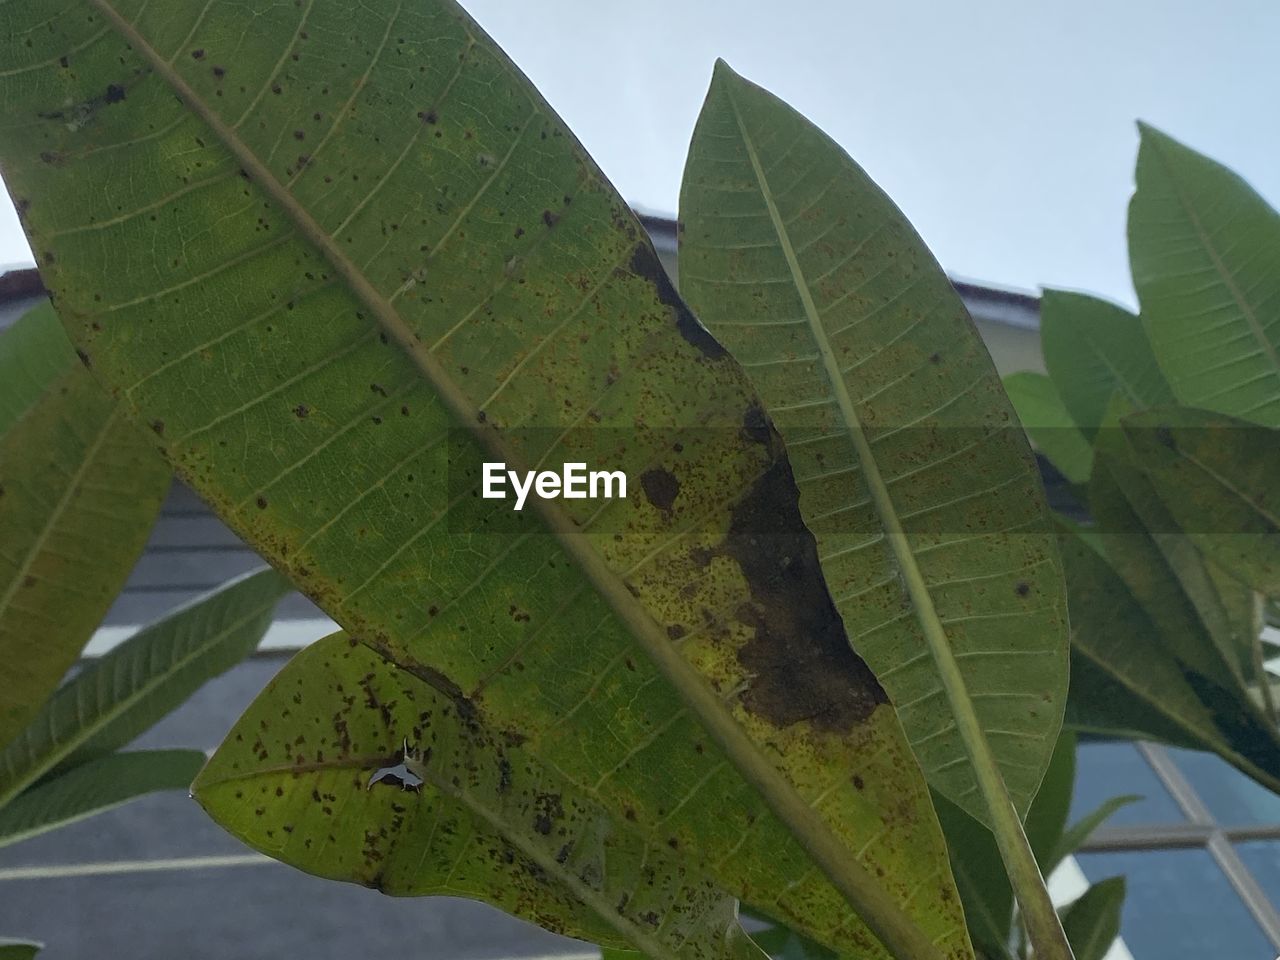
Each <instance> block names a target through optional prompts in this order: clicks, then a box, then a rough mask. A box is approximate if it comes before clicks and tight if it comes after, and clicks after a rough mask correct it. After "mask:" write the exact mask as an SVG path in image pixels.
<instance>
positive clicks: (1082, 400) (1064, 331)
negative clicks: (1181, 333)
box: [1040, 290, 1174, 438]
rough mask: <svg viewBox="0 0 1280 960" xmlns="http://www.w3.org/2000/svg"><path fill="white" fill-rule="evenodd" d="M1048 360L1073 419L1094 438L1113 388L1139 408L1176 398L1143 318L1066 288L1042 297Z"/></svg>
mask: <svg viewBox="0 0 1280 960" xmlns="http://www.w3.org/2000/svg"><path fill="white" fill-rule="evenodd" d="M1040 339H1041V344H1042V348H1043V350H1044V365H1045V368H1046V369H1047V370H1048V371H1049V376H1050V377H1051V378H1052V379H1053V383H1054V384H1055V386H1057V388H1058V392H1059V394H1060V395H1061V397H1062V402H1063V404H1064V405H1065V406H1066V408H1067V410H1069V411H1070V413H1071V418H1072V420H1073V421H1074V422H1075V423H1076V424H1077V425H1078V426H1079V427H1080V429H1081V430H1082V431H1083V432H1084V434H1085V436H1086V437H1089V438H1092V437H1093V436H1094V435H1095V434H1096V433H1097V431H1098V428H1099V427H1101V426H1102V424H1103V422H1104V420H1105V419H1106V415H1107V409H1108V407H1109V406H1110V404H1111V397H1112V395H1113V394H1116V393H1119V394H1120V396H1121V397H1122V398H1123V399H1124V402H1125V403H1126V404H1127V405H1129V406H1131V407H1132V408H1133V409H1135V410H1142V409H1144V408H1146V407H1155V406H1162V405H1165V404H1170V403H1173V402H1174V397H1173V393H1172V392H1171V391H1170V390H1169V385H1168V384H1167V383H1166V382H1165V380H1164V376H1163V375H1162V374H1161V372H1160V367H1159V365H1158V364H1157V363H1156V358H1155V356H1154V355H1153V354H1152V352H1151V344H1150V343H1148V342H1147V335H1146V333H1145V332H1144V331H1143V329H1142V321H1140V320H1139V319H1138V318H1137V317H1135V316H1134V315H1133V314H1131V313H1129V311H1127V310H1125V309H1124V308H1122V307H1118V306H1116V305H1115V304H1113V303H1108V302H1107V301H1106V300H1100V299H1098V298H1097V297H1091V296H1088V295H1086V294H1082V293H1070V292H1068V291H1066V290H1045V291H1044V293H1043V294H1042V295H1041V297H1040Z"/></svg>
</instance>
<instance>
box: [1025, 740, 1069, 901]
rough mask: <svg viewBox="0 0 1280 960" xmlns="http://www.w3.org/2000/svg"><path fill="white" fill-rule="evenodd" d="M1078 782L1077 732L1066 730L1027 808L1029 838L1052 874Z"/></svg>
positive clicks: (1042, 868)
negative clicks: (1053, 858)
mask: <svg viewBox="0 0 1280 960" xmlns="http://www.w3.org/2000/svg"><path fill="white" fill-rule="evenodd" d="M1075 783H1076V735H1075V734H1074V733H1072V732H1071V731H1070V730H1064V731H1063V732H1062V733H1061V734H1060V735H1059V736H1058V743H1057V745H1056V746H1055V747H1054V750H1053V758H1052V759H1051V760H1050V761H1049V769H1048V770H1046V771H1045V774H1044V780H1043V781H1042V782H1041V784H1040V789H1039V790H1038V791H1036V798H1035V801H1034V802H1033V803H1032V804H1031V809H1029V810H1028V811H1027V819H1026V828H1027V841H1028V842H1029V843H1030V844H1031V851H1032V852H1033V853H1034V854H1035V856H1036V863H1038V864H1039V865H1040V872H1041V873H1042V874H1043V875H1044V876H1046V877H1047V876H1049V874H1051V873H1052V872H1053V868H1054V867H1055V866H1057V862H1056V861H1053V860H1052V853H1053V849H1054V847H1055V846H1057V844H1058V841H1059V840H1060V839H1061V837H1062V833H1063V830H1065V829H1066V826H1067V816H1068V814H1069V813H1070V810H1071V794H1072V791H1073V790H1074V788H1075Z"/></svg>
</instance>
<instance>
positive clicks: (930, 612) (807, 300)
mask: <svg viewBox="0 0 1280 960" xmlns="http://www.w3.org/2000/svg"><path fill="white" fill-rule="evenodd" d="M727 96H728V100H729V104H730V107H731V108H732V110H733V116H734V120H735V121H736V122H737V125H738V132H739V135H740V136H741V137H742V143H743V147H744V149H745V150H746V153H747V157H748V159H749V160H750V161H751V169H752V171H753V172H754V173H755V176H756V181H757V183H758V184H759V187H760V193H761V196H762V197H763V198H764V202H765V206H766V207H767V209H768V211H769V219H770V221H771V222H772V224H773V228H774V233H775V235H776V236H777V238H778V244H779V246H780V247H781V249H782V253H783V256H784V257H785V258H786V261H787V268H788V269H789V270H790V272H791V276H792V279H793V281H794V282H795V286H796V290H797V292H798V293H799V295H800V300H801V303H802V305H803V306H804V312H805V318H806V320H807V321H808V325H809V329H810V332H811V334H812V336H813V339H814V343H815V345H816V346H817V348H818V354H819V355H820V356H821V357H822V365H823V370H824V371H825V373H826V376H827V380H828V381H829V383H830V386H831V391H832V394H833V395H834V396H835V400H836V405H837V407H838V408H839V410H840V414H841V416H842V418H843V420H844V423H845V426H846V428H847V429H848V433H849V439H850V441H851V442H852V444H853V447H854V451H855V453H856V454H857V457H858V462H859V466H860V468H861V471H862V475H863V478H864V479H865V480H866V482H867V488H868V491H869V492H870V495H871V501H872V503H873V505H874V506H875V510H876V514H877V516H878V518H879V520H880V524H881V526H882V527H883V528H884V531H885V537H886V539H887V540H888V541H889V544H890V547H891V549H892V550H893V555H894V559H895V560H896V561H897V563H898V568H899V572H900V573H901V574H902V579H903V583H904V584H905V586H906V589H907V594H908V597H909V599H910V600H911V604H912V607H913V609H914V611H915V614H916V621H917V623H919V625H920V629H921V631H922V632H923V633H924V636H925V640H926V642H927V644H928V646H929V650H930V652H931V653H932V655H933V660H934V664H935V666H936V667H937V669H938V674H939V677H940V679H941V682H942V688H943V690H944V691H945V693H946V695H947V699H948V700H949V702H950V705H951V710H952V713H953V715H954V720H955V726H956V729H957V730H958V731H959V733H960V735H961V738H962V739H963V740H964V743H965V747H966V750H967V751H968V753H969V760H970V764H971V766H973V767H975V774H976V767H977V766H978V765H979V764H980V763H990V764H991V765H992V768H993V769H996V770H998V766H996V762H995V758H994V756H993V755H992V754H991V753H990V748H989V745H988V744H987V742H986V737H985V735H984V734H983V732H982V729H981V726H980V724H979V722H978V719H977V715H976V714H975V713H974V711H973V706H972V701H971V700H970V699H969V694H968V690H967V688H966V684H965V681H964V677H963V675H962V674H961V672H960V669H959V665H958V664H957V663H956V661H955V657H954V656H953V655H952V652H951V645H950V643H949V642H948V640H947V636H946V630H945V629H944V627H943V624H942V619H941V617H939V615H938V611H937V608H936V607H935V606H934V603H933V596H932V595H931V594H930V592H929V587H928V584H927V583H926V582H925V579H924V574H923V573H922V572H921V570H920V565H919V563H918V562H917V560H916V556H915V553H914V551H913V550H912V549H911V544H910V542H909V541H908V539H907V536H906V534H905V533H904V532H903V527H902V521H901V519H900V517H899V516H898V511H897V507H896V506H895V505H894V503H893V497H892V495H891V494H890V493H889V487H888V484H886V483H885V480H884V476H883V474H881V472H880V465H879V463H878V462H877V460H876V458H875V454H874V452H873V451H872V449H871V443H870V441H869V440H868V438H867V435H866V430H865V429H864V428H863V426H862V421H861V418H860V417H859V416H858V412H857V409H856V407H855V406H854V403H853V397H852V395H851V394H850V393H849V389H848V385H847V384H846V383H845V380H844V375H843V374H842V373H841V371H840V364H839V361H838V360H837V359H836V355H835V351H834V350H833V349H832V347H831V341H830V340H829V339H828V337H827V332H826V328H825V327H824V326H823V324H822V318H821V315H820V314H819V313H818V309H817V306H816V305H815V303H814V301H813V295H812V293H811V291H810V289H809V284H808V281H807V280H806V279H805V275H804V270H803V268H801V266H800V262H799V259H798V257H797V255H796V252H795V247H794V245H793V244H792V242H791V236H790V233H789V232H788V230H787V226H786V222H785V221H784V219H783V217H782V214H781V212H780V211H779V210H778V206H777V204H776V203H775V202H774V197H773V191H772V189H771V188H770V186H769V182H768V178H767V177H766V176H765V172H764V168H763V165H762V164H761V163H760V158H759V156H758V155H757V153H756V148H755V143H754V141H753V139H752V137H751V135H750V133H749V132H748V131H747V128H746V123H745V122H744V120H743V118H742V114H741V111H740V110H739V108H738V104H737V102H736V100H735V99H734V96H733V92H732V90H729V91H728V94H727ZM984 755H985V759H983V757H984ZM977 779H978V781H979V786H980V787H983V786H984V785H983V780H984V778H983V777H981V776H977ZM984 799H985V800H986V802H987V804H988V806H990V805H991V801H992V798H991V797H989V796H986V795H985V788H984Z"/></svg>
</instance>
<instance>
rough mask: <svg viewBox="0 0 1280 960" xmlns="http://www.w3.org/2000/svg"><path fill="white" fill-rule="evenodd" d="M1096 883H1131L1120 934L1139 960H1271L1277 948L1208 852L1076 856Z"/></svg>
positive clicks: (1187, 851) (1129, 852) (1144, 852)
mask: <svg viewBox="0 0 1280 960" xmlns="http://www.w3.org/2000/svg"><path fill="white" fill-rule="evenodd" d="M1076 859H1077V860H1078V861H1079V863H1080V869H1081V870H1083V871H1084V875H1085V876H1086V877H1088V878H1089V882H1090V883H1094V882H1097V881H1098V880H1102V879H1104V878H1106V877H1114V876H1116V875H1117V874H1120V875H1123V876H1124V877H1125V878H1126V881H1127V891H1128V892H1127V894H1126V896H1125V901H1124V913H1123V914H1122V916H1121V921H1120V935H1121V936H1122V937H1123V938H1124V942H1125V944H1126V945H1127V946H1128V948H1129V951H1130V953H1132V954H1133V956H1134V960H1205V958H1206V957H1222V958H1227V957H1230V958H1233V960H1271V958H1273V957H1274V956H1275V955H1276V950H1275V948H1274V947H1273V946H1271V944H1270V943H1268V942H1267V938H1266V936H1265V935H1264V934H1263V932H1262V930H1261V928H1259V926H1258V924H1257V922H1256V921H1255V920H1254V919H1253V917H1252V915H1251V914H1250V913H1249V911H1248V909H1247V908H1246V907H1245V905H1244V903H1243V902H1242V901H1241V900H1240V898H1239V897H1238V896H1237V895H1236V892H1235V890H1234V889H1233V888H1232V886H1231V884H1230V882H1229V881H1228V880H1227V878H1226V876H1225V875H1224V874H1223V872H1222V871H1221V870H1220V869H1218V865H1217V864H1216V863H1215V862H1214V860H1213V858H1212V857H1211V856H1210V855H1209V852H1208V851H1207V850H1204V849H1201V848H1193V849H1183V850H1141V851H1125V852H1117V853H1110V852H1108V853H1082V854H1077V856H1076Z"/></svg>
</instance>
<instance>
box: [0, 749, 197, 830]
mask: <svg viewBox="0 0 1280 960" xmlns="http://www.w3.org/2000/svg"><path fill="white" fill-rule="evenodd" d="M203 764H204V754H203V753H201V752H200V751H199V750H132V751H127V752H125V753H113V754H111V755H110V756H106V757H99V758H98V759H97V760H91V761H89V762H88V763H85V764H83V765H81V766H78V767H76V768H75V769H73V770H68V771H67V772H66V773H63V774H61V775H59V776H57V777H54V778H53V779H52V780H48V781H46V782H44V783H41V784H38V785H36V786H34V787H32V788H31V789H30V790H27V791H26V792H25V793H21V794H19V795H18V796H17V797H16V798H15V799H13V800H10V801H9V802H8V803H7V804H5V806H4V807H3V808H0V847H3V846H6V845H8V844H11V843H17V842H18V841H19V840H27V839H29V838H31V837H34V836H37V835H39V834H41V833H45V832H46V831H49V830H53V829H56V828H57V827H61V826H65V825H66V824H68V823H75V822H76V821H77V820H84V819H85V818H86V817H92V816H93V815H94V814H98V813H102V812H103V811H105V810H110V809H111V808H112V807H118V806H120V805H121V804H122V803H126V802H128V801H129V800H132V799H134V798H135V797H140V796H142V795H143V794H147V793H155V792H156V791H158V790H185V789H187V785H188V784H190V783H191V780H192V778H193V777H195V775H196V773H198V772H199V770H200V767H201V766H202V765H203Z"/></svg>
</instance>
